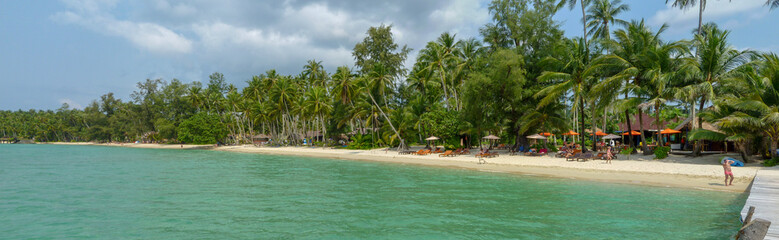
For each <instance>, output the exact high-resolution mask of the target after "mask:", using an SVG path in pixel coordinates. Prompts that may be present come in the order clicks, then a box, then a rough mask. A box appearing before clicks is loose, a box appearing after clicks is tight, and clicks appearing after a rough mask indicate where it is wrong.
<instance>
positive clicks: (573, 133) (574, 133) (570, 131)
mask: <svg viewBox="0 0 779 240" xmlns="http://www.w3.org/2000/svg"><path fill="white" fill-rule="evenodd" d="M563 135H566V136H579V133H577V132H574V131H573V130H568V132H567V133H563Z"/></svg>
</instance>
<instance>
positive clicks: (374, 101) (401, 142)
mask: <svg viewBox="0 0 779 240" xmlns="http://www.w3.org/2000/svg"><path fill="white" fill-rule="evenodd" d="M368 96H369V97H371V101H373V104H375V105H376V108H378V109H379V112H381V115H382V116H384V119H385V120H387V123H389V125H390V128H392V131H394V132H395V135H397V136H398V139H400V145H398V150H400V149H401V148H402V149H408V147H406V142H405V141H403V137H401V136H400V133H399V132H398V130H397V129H395V126H393V125H392V121H391V120H390V119H389V117H387V114H385V113H384V110H381V107H379V104H377V103H376V99H373V94H371V93H370V92H369V93H368Z"/></svg>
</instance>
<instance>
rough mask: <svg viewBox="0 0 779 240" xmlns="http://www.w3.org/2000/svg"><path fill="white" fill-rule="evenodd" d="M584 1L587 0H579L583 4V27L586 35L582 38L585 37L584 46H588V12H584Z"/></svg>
mask: <svg viewBox="0 0 779 240" xmlns="http://www.w3.org/2000/svg"><path fill="white" fill-rule="evenodd" d="M584 1H586V0H579V3H580V4H581V5H582V29H583V30H584V36H583V37H582V38H583V39H584V47H585V48H586V47H587V46H588V43H587V14H585V13H584Z"/></svg>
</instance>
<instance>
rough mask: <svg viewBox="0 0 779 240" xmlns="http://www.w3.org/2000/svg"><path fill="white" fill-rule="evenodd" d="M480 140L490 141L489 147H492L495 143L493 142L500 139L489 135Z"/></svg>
mask: <svg viewBox="0 0 779 240" xmlns="http://www.w3.org/2000/svg"><path fill="white" fill-rule="evenodd" d="M482 139H487V140H490V146H492V145H493V144H494V143H495V142H494V141H497V140H500V137H498V136H495V135H492V134H490V135H487V136H485V137H483V138H482Z"/></svg>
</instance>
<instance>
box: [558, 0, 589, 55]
mask: <svg viewBox="0 0 779 240" xmlns="http://www.w3.org/2000/svg"><path fill="white" fill-rule="evenodd" d="M590 1H591V0H561V1H560V4H561V5H562V4H566V5H568V8H569V9H571V10H573V7H574V6H576V2H579V4H580V5H581V7H582V29H583V30H584V34H582V38H583V39H584V46H588V43H587V36H589V35H587V14H586V13H585V12H584V9H585V8H587V6H588V5H590Z"/></svg>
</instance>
